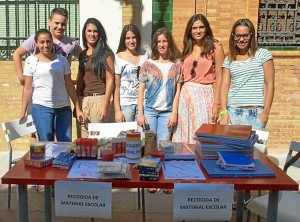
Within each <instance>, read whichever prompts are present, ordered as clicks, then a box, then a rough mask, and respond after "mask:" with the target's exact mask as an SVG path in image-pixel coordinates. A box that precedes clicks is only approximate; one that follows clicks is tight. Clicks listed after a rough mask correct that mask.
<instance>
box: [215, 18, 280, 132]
mask: <svg viewBox="0 0 300 222" xmlns="http://www.w3.org/2000/svg"><path fill="white" fill-rule="evenodd" d="M222 67H223V75H222V84H221V112H220V123H221V124H230V123H231V124H233V125H252V128H253V129H255V130H264V128H265V125H266V123H267V122H268V118H269V112H270V109H271V105H272V102H273V97H274V76H275V70H274V63H273V57H272V55H271V53H270V52H269V51H268V50H266V49H261V48H260V49H259V48H258V47H257V43H256V41H255V29H254V26H253V24H252V22H251V21H250V20H249V19H239V20H238V21H236V22H235V24H234V25H233V27H232V30H231V35H230V38H229V52H228V55H227V57H226V58H225V60H224V62H223V65H222ZM230 85H231V88H230Z"/></svg>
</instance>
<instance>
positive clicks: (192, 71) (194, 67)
mask: <svg viewBox="0 0 300 222" xmlns="http://www.w3.org/2000/svg"><path fill="white" fill-rule="evenodd" d="M197 65H198V61H194V62H193V68H192V69H191V76H192V78H194V77H195V76H196V71H195V69H196V67H197Z"/></svg>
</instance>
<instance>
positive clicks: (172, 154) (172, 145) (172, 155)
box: [158, 140, 196, 160]
mask: <svg viewBox="0 0 300 222" xmlns="http://www.w3.org/2000/svg"><path fill="white" fill-rule="evenodd" d="M158 149H159V150H163V151H165V160H194V159H195V158H196V155H195V152H194V151H193V150H192V149H191V148H190V147H189V146H188V145H187V144H186V143H183V142H171V141H170V140H161V141H160V142H159V148H158Z"/></svg>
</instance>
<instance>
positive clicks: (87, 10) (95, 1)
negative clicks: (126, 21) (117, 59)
mask: <svg viewBox="0 0 300 222" xmlns="http://www.w3.org/2000/svg"><path fill="white" fill-rule="evenodd" d="M142 5H143V7H142V21H141V30H140V31H141V37H142V46H141V48H143V49H146V50H147V51H148V53H150V52H151V33H152V1H150V0H142ZM79 8H80V30H82V27H83V25H84V23H85V21H86V20H87V19H88V18H91V17H94V18H96V19H98V20H99V21H100V22H101V23H102V25H103V26H104V29H105V31H106V34H107V39H108V44H109V46H110V47H111V49H112V50H113V51H114V52H116V51H117V48H118V45H119V40H120V35H121V31H122V28H123V27H122V0H88V1H87V0H79ZM81 38H82V37H81V31H80V39H81ZM80 42H82V41H80ZM149 55H150V54H149Z"/></svg>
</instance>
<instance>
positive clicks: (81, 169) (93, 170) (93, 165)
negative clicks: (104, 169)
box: [67, 160, 102, 179]
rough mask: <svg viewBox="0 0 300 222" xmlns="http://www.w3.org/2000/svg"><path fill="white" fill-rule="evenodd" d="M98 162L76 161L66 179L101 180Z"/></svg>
mask: <svg viewBox="0 0 300 222" xmlns="http://www.w3.org/2000/svg"><path fill="white" fill-rule="evenodd" d="M98 162H99V160H76V161H75V162H74V164H73V165H72V167H71V169H70V172H69V174H68V177H67V178H92V179H99V178H101V177H102V174H101V173H100V172H98Z"/></svg>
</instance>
